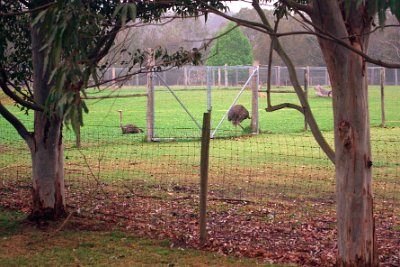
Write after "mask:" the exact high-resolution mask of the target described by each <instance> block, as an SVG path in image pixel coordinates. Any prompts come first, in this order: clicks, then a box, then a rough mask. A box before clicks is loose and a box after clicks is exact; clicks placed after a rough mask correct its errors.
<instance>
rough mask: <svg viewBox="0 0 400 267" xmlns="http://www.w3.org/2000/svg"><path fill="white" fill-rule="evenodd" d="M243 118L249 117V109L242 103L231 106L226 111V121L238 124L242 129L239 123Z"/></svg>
mask: <svg viewBox="0 0 400 267" xmlns="http://www.w3.org/2000/svg"><path fill="white" fill-rule="evenodd" d="M245 119H251V118H250V116H249V111H248V110H247V109H246V108H245V107H244V106H242V105H235V106H233V107H232V108H231V109H230V110H229V112H228V121H231V122H232V124H233V125H234V126H237V125H239V126H240V128H242V130H244V128H243V126H242V125H241V124H240V123H241V122H242V121H244V120H245Z"/></svg>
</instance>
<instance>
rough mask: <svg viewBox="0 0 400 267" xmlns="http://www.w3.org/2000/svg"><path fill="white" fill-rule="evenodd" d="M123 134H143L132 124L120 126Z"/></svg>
mask: <svg viewBox="0 0 400 267" xmlns="http://www.w3.org/2000/svg"><path fill="white" fill-rule="evenodd" d="M120 127H121V130H122V133H123V134H130V133H134V134H135V133H143V130H142V129H140V128H139V127H137V126H136V125H133V124H127V125H123V126H122V125H120Z"/></svg>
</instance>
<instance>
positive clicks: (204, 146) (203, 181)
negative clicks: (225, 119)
mask: <svg viewBox="0 0 400 267" xmlns="http://www.w3.org/2000/svg"><path fill="white" fill-rule="evenodd" d="M210 130H211V113H210V112H207V113H204V114H203V129H202V135H201V159H200V222H199V224H200V243H202V244H204V243H205V242H206V241H207V222H206V220H207V188H208V162H209V151H210Z"/></svg>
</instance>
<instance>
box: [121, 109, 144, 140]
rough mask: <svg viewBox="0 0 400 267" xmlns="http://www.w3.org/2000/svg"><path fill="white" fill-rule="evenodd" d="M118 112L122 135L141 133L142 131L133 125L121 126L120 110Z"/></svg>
mask: <svg viewBox="0 0 400 267" xmlns="http://www.w3.org/2000/svg"><path fill="white" fill-rule="evenodd" d="M118 112H119V127H121V130H122V133H123V134H131V133H132V134H136V133H143V130H142V129H140V128H139V127H137V126H136V125H133V124H127V125H122V110H118Z"/></svg>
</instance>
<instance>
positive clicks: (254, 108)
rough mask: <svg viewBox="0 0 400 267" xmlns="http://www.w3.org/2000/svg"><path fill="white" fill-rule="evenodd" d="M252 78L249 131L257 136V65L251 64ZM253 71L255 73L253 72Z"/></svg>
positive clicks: (256, 63) (255, 63)
mask: <svg viewBox="0 0 400 267" xmlns="http://www.w3.org/2000/svg"><path fill="white" fill-rule="evenodd" d="M252 70H253V73H254V74H253V77H252V79H251V92H252V94H251V95H252V100H251V131H252V133H253V134H258V87H259V85H258V83H259V75H260V73H259V71H260V69H259V63H258V62H257V61H255V62H254V63H253V68H252ZM254 71H255V72H254Z"/></svg>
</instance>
